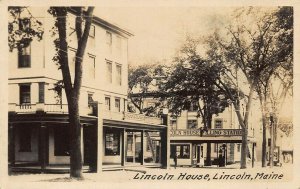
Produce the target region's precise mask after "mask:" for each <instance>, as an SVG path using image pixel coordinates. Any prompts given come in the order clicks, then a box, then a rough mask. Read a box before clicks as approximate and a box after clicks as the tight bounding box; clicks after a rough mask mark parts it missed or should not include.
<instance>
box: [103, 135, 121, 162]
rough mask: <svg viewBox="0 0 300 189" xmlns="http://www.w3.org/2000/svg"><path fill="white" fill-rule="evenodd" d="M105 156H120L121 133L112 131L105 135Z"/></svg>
mask: <svg viewBox="0 0 300 189" xmlns="http://www.w3.org/2000/svg"><path fill="white" fill-rule="evenodd" d="M105 155H110V156H116V155H120V133H118V132H112V131H111V132H107V133H106V134H105Z"/></svg>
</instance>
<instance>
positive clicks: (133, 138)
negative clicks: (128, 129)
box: [132, 132, 135, 163]
mask: <svg viewBox="0 0 300 189" xmlns="http://www.w3.org/2000/svg"><path fill="white" fill-rule="evenodd" d="M132 154H133V155H132V163H135V133H134V132H132Z"/></svg>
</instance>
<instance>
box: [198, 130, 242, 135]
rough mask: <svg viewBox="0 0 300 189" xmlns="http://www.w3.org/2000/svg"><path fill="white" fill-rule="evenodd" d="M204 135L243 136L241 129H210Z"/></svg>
mask: <svg viewBox="0 0 300 189" xmlns="http://www.w3.org/2000/svg"><path fill="white" fill-rule="evenodd" d="M202 136H242V130H241V129H209V130H208V131H207V132H205V131H204V132H203V134H202Z"/></svg>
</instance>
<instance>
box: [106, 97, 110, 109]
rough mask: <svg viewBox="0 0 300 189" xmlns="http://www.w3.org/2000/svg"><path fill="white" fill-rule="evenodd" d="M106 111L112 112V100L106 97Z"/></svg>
mask: <svg viewBox="0 0 300 189" xmlns="http://www.w3.org/2000/svg"><path fill="white" fill-rule="evenodd" d="M105 109H106V110H109V111H110V98H109V97H105Z"/></svg>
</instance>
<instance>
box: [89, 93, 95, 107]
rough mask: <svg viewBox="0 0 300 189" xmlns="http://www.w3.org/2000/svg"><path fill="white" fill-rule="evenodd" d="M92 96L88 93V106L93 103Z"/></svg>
mask: <svg viewBox="0 0 300 189" xmlns="http://www.w3.org/2000/svg"><path fill="white" fill-rule="evenodd" d="M93 95H94V94H92V93H88V104H89V105H90V104H92V103H93V102H94V99H93Z"/></svg>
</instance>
